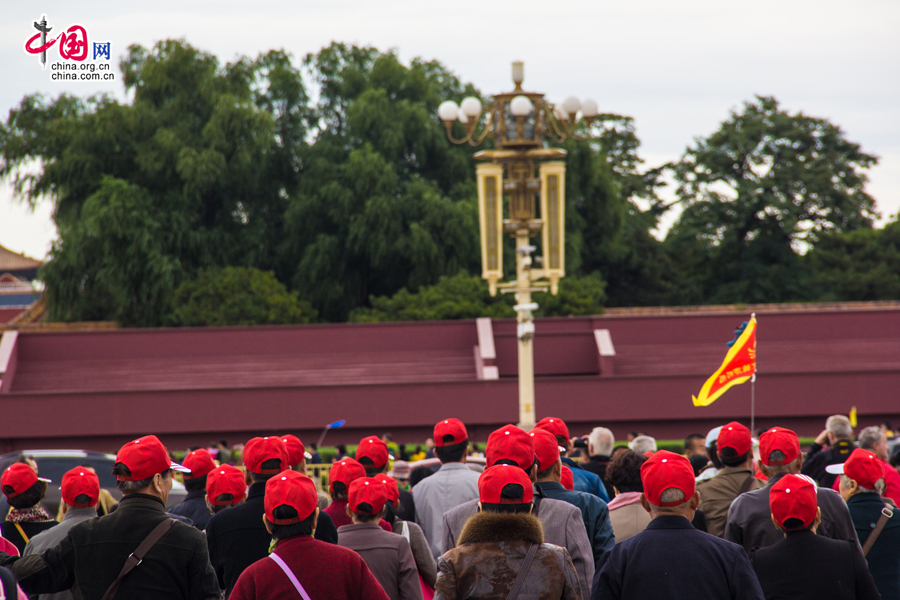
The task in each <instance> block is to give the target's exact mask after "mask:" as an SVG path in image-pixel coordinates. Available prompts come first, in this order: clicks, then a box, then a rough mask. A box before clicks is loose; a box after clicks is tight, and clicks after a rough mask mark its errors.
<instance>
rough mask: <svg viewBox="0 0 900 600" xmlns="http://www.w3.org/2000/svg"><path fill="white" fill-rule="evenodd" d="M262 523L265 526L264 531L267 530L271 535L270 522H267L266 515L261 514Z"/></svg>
mask: <svg viewBox="0 0 900 600" xmlns="http://www.w3.org/2000/svg"><path fill="white" fill-rule="evenodd" d="M262 517H263V525H265V526H266V531H268V532H269V535H272V524H271V523H269V520H268V519H267V518H266V515H263V516H262Z"/></svg>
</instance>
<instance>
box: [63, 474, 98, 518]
mask: <svg viewBox="0 0 900 600" xmlns="http://www.w3.org/2000/svg"><path fill="white" fill-rule="evenodd" d="M60 491H61V492H62V499H63V502H65V503H66V504H68V505H69V506H72V507H75V508H90V507H91V506H96V504H97V502H99V501H100V479H99V478H98V477H97V474H96V473H94V472H93V471H91V470H90V469H87V468H85V467H75V468H74V469H72V470H71V471H66V474H65V475H63V477H62V484H61V486H60ZM82 494H84V495H85V496H87V497H88V498H90V500H89V501H87V502H76V501H75V498H77V497H78V496H81V495H82Z"/></svg>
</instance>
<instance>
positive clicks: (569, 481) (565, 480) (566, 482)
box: [559, 465, 575, 491]
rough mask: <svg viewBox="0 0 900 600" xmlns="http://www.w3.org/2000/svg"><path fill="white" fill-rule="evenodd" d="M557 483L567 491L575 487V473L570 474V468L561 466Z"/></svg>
mask: <svg viewBox="0 0 900 600" xmlns="http://www.w3.org/2000/svg"><path fill="white" fill-rule="evenodd" d="M559 483H560V484H561V485H562V486H563V487H564V488H566V489H567V490H569V491H572V490H574V489H575V475H573V474H572V469H570V468H569V467H567V466H566V465H563V466H562V471H561V472H560V474H559Z"/></svg>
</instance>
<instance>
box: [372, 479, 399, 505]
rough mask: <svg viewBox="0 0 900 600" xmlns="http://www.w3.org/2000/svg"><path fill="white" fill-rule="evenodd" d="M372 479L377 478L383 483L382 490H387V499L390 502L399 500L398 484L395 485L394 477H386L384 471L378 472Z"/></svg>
mask: <svg viewBox="0 0 900 600" xmlns="http://www.w3.org/2000/svg"><path fill="white" fill-rule="evenodd" d="M372 479H377V480H378V481H380V482H381V483H382V484H383V485H384V491H385V492H387V497H388V500H390V501H391V502H399V501H400V486H398V485H397V480H396V479H394V478H393V477H388V476H387V475H385V474H384V473H379V474H378V475H376V476H375V477H373V478H372Z"/></svg>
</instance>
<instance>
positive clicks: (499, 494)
mask: <svg viewBox="0 0 900 600" xmlns="http://www.w3.org/2000/svg"><path fill="white" fill-rule="evenodd" d="M557 460H558V459H557ZM533 502H534V488H533V487H532V485H531V479H530V478H529V477H528V476H527V475H526V474H525V472H524V471H523V470H522V469H520V468H517V467H514V466H513V465H495V466H493V467H488V468H487V469H485V470H484V471H482V473H481V475H479V477H478V507H479V510H480V511H481V512H484V513H506V514H523V513H524V514H529V513H531V509H532V506H533Z"/></svg>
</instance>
